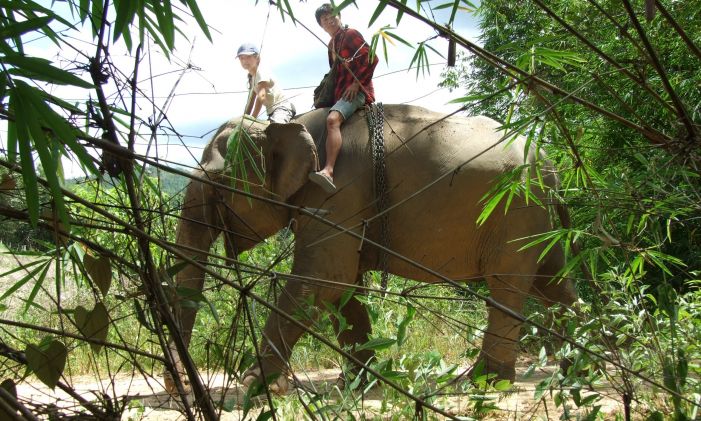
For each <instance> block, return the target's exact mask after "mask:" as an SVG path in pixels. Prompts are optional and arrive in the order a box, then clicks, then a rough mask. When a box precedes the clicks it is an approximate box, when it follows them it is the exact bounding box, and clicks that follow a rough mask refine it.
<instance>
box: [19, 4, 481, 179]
mask: <svg viewBox="0 0 701 421" xmlns="http://www.w3.org/2000/svg"><path fill="white" fill-rule="evenodd" d="M444 2H445V0H441V1H433V2H431V3H432V4H433V5H437V4H441V3H444ZM322 3H323V2H322V1H312V0H307V1H306V2H298V1H294V0H292V1H290V4H291V5H292V7H293V11H294V13H295V16H296V18H297V19H298V20H299V21H300V22H301V24H298V25H294V24H293V23H292V21H291V19H289V17H288V18H287V19H285V20H284V21H283V20H282V19H281V17H280V14H279V12H278V11H277V10H276V8H275V7H270V6H269V4H268V2H267V1H258V4H256V2H255V1H254V0H236V1H221V0H200V1H198V4H199V5H200V8H201V10H202V13H203V15H204V17H205V19H206V20H207V22H208V23H209V25H210V26H211V27H212V36H213V39H212V42H211V43H210V42H209V41H208V40H207V39H206V37H205V36H204V35H203V34H202V33H201V31H200V30H199V28H198V27H197V25H196V24H195V23H194V21H186V22H185V23H184V25H183V28H184V31H183V32H185V34H186V35H187V38H188V39H184V38H180V39H178V40H177V42H176V48H177V49H176V51H175V52H174V53H173V54H172V56H171V59H170V60H167V59H166V58H165V57H164V55H163V54H162V53H161V52H159V51H158V49H157V48H155V47H151V48H149V49H147V50H146V51H145V53H146V54H147V56H146V57H147V59H148V60H147V61H145V62H144V63H143V64H142V65H141V67H140V70H139V74H140V77H139V79H140V80H144V79H146V78H147V77H148V76H149V75H158V76H157V77H154V78H153V85H152V86H151V84H150V83H141V84H140V87H141V88H142V89H143V90H144V92H145V93H146V94H147V95H151V96H153V97H154V98H155V103H156V104H157V105H158V107H161V108H163V107H165V109H166V114H167V116H168V120H169V122H170V123H171V124H172V125H173V127H174V129H175V130H176V131H177V132H178V133H180V134H181V135H183V136H184V137H183V138H182V139H179V138H177V137H174V136H165V135H163V136H159V138H158V149H157V152H156V148H155V146H154V145H151V147H150V149H149V153H150V154H157V155H158V156H159V157H160V158H164V159H168V160H173V161H177V162H183V163H188V164H191V163H192V162H193V158H191V157H192V156H194V157H196V158H199V156H200V154H201V147H202V146H203V144H204V143H205V142H206V141H207V140H208V138H209V133H210V132H211V131H212V130H214V129H216V128H217V127H218V126H219V125H220V124H221V123H222V122H224V121H226V120H228V119H230V118H232V117H235V116H238V115H241V114H242V112H243V108H244V102H245V93H244V91H245V90H246V75H245V72H244V71H243V69H241V66H240V64H239V62H238V60H237V59H236V57H235V53H236V50H237V48H238V46H239V45H240V44H241V43H243V42H252V43H255V44H256V45H259V46H260V48H261V58H262V65H265V66H266V67H268V68H269V69H270V70H271V72H272V73H273V74H274V75H275V77H276V79H277V80H278V83H279V84H280V86H282V87H283V88H284V89H286V92H287V94H288V96H290V97H292V101H293V102H294V103H295V105H296V107H297V110H298V112H304V111H308V110H310V109H311V104H312V91H313V87H314V86H316V85H317V84H318V82H319V80H320V79H321V77H322V76H323V75H324V73H326V71H327V70H328V62H327V58H326V46H325V44H326V42H327V41H328V35H327V34H326V33H325V32H324V31H323V30H322V29H321V28H320V27H319V26H318V24H317V23H316V20H315V18H314V10H315V9H316V8H317V7H318V6H319V5H321V4H322ZM356 3H357V5H358V7H355V6H353V5H351V6H348V7H347V8H346V9H344V11H343V12H342V14H341V18H342V21H343V23H344V24H348V25H349V26H351V27H353V28H355V29H357V30H359V31H360V32H361V33H362V34H363V35H364V36H365V38H366V40H367V41H368V42H370V39H371V37H372V35H373V33H375V32H376V31H377V30H378V28H380V27H382V26H385V25H391V26H397V25H396V11H395V10H394V9H392V8H390V7H387V8H386V10H385V12H384V13H383V14H382V15H381V16H380V17H379V18H378V19H377V21H376V22H375V23H374V24H373V25H372V27H370V28H368V22H369V20H370V17H371V15H372V13H373V11H374V10H375V7H376V5H377V1H376V0H358V1H357V2H356ZM56 7H62V6H61V5H60V3H57V4H56V5H55V6H54V9H56ZM434 13H435V18H436V21H437V22H447V20H448V11H446V10H441V11H435V12H434ZM69 20H70V19H69ZM304 26H306V28H305V27H304ZM307 28H308V29H307ZM455 28H456V30H457V31H458V32H459V33H460V34H461V35H463V36H465V37H467V38H469V39H472V40H475V39H476V37H477V29H476V23H475V19H474V16H473V15H472V14H471V13H466V12H459V13H458V18H457V21H456V24H455ZM393 32H394V33H396V34H397V35H399V36H401V37H402V38H404V39H406V40H407V41H409V42H410V43H417V42H420V41H424V40H426V39H428V38H430V37H433V36H434V35H435V32H434V31H432V30H431V29H430V28H429V27H427V26H426V25H425V24H423V23H421V22H418V21H416V20H414V19H413V18H411V17H409V16H404V18H403V19H402V21H401V22H400V24H399V26H398V27H397V29H394V30H393ZM72 36H73V37H74V38H73V39H74V40H75V41H73V43H74V44H75V45H77V46H78V48H81V49H84V50H85V51H88V53H89V54H94V53H93V52H92V48H93V47H90V46H89V43H88V42H83V41H80V40H81V39H82V40H84V41H89V40H90V39H91V37H90V35H89V31H87V30H86V28H84V29H83V30H82V31H81V32H80V33H77V34H73V35H72ZM317 37H318V38H320V39H321V40H319V39H318V38H317ZM430 45H431V46H433V47H434V48H436V49H437V50H438V51H441V52H443V53H444V54H445V52H447V41H445V40H444V39H441V38H438V39H434V40H432V41H430ZM28 51H29V52H30V53H31V54H34V55H38V56H43V57H46V58H49V59H51V60H52V61H54V62H55V63H56V65H58V66H61V67H69V66H70V63H71V60H72V59H74V58H75V57H76V55H77V54H76V53H75V52H74V51H73V50H71V49H69V48H64V49H61V51H58V52H57V51H56V47H55V46H54V45H52V44H49V43H48V42H35V43H32V44H30V45H29V48H28ZM378 53H379V55H380V56H381V57H382V56H383V55H384V53H383V52H382V51H379V52H378ZM413 53H414V51H413V50H412V49H410V48H408V47H406V46H404V45H402V44H399V43H396V44H395V45H389V51H388V57H389V60H388V62H385V60H384V58H381V61H380V64H379V65H378V66H377V68H376V70H375V90H376V96H377V100H378V101H382V102H383V103H385V104H391V103H405V102H411V103H412V104H416V105H421V106H425V107H427V108H430V109H434V110H437V111H443V112H450V111H453V110H455V109H456V108H458V107H457V106H456V105H446V103H447V102H448V101H449V100H450V99H452V98H455V97H458V96H462V95H460V93H457V92H454V93H449V92H448V91H447V90H439V91H436V89H437V83H438V82H439V81H440V73H441V71H442V70H443V65H442V63H443V62H444V59H443V58H441V57H439V56H438V55H435V54H431V55H430V56H429V59H430V60H431V62H432V63H436V65H434V66H432V67H431V73H430V75H428V74H427V75H419V77H418V78H417V76H416V71H415V70H411V71H406V70H404V69H406V68H407V67H408V66H409V63H410V62H411V58H412V56H413ZM111 54H112V58H113V61H114V63H115V65H117V66H118V67H120V68H121V69H122V71H123V72H124V73H126V74H129V73H131V71H132V69H133V66H134V63H133V58H132V57H130V55H129V54H128V53H127V52H126V51H125V49H124V48H123V46H121V44H120V45H117V46H115V47H113V48H112V50H111ZM188 64H189V65H190V69H189V70H184V69H185V68H186V67H187V65H188ZM176 82H177V86H176ZM174 86H175V88H174ZM106 88H107V89H109V88H110V86H106ZM112 89H114V87H112ZM171 92H173V93H174V96H173V98H172V101H170V102H168V103H167V104H166V102H165V101H166V97H167V96H168V95H169V94H170V93H171ZM55 93H57V94H61V95H63V96H64V97H66V96H67V97H68V98H76V99H78V98H80V97H81V96H82V97H85V95H86V92H85V91H80V90H72V91H69V92H62V91H60V90H59V89H57V90H55ZM93 96H94V95H93ZM418 98H421V99H418ZM139 105H140V109H139V115H140V117H142V118H144V119H145V118H148V117H149V116H152V117H153V116H154V115H155V116H157V114H158V113H157V112H156V113H155V114H154V113H153V107H152V106H151V105H150V104H149V102H148V101H145V100H140V101H139ZM140 131H141V132H146V128H145V127H142V128H141V129H140ZM183 143H184V144H183ZM186 148H189V150H188V149H186ZM146 149H147V145H146V144H145V143H144V144H143V145H141V148H140V151H139V152H141V153H144V152H145V151H146ZM67 170H68V172H70V171H71V170H70V169H68V168H67Z"/></svg>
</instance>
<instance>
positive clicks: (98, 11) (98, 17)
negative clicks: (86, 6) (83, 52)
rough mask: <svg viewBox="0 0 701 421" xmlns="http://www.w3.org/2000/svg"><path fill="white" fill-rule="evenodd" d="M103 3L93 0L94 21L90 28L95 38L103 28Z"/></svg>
mask: <svg viewBox="0 0 701 421" xmlns="http://www.w3.org/2000/svg"><path fill="white" fill-rule="evenodd" d="M102 3H103V2H102V1H100V0H93V1H92V13H91V16H92V18H91V20H92V25H90V27H91V28H92V35H93V38H94V37H96V36H97V29H98V28H99V27H100V26H102V11H103V7H102Z"/></svg>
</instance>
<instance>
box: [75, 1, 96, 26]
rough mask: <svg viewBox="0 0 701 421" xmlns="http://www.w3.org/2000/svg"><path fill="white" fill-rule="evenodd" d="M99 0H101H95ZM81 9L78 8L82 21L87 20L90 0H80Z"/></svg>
mask: <svg viewBox="0 0 701 421" xmlns="http://www.w3.org/2000/svg"><path fill="white" fill-rule="evenodd" d="M95 1H99V0H95ZM79 7H80V9H79V10H78V15H79V16H80V22H81V23H82V22H85V18H87V17H88V10H90V0H80V5H79Z"/></svg>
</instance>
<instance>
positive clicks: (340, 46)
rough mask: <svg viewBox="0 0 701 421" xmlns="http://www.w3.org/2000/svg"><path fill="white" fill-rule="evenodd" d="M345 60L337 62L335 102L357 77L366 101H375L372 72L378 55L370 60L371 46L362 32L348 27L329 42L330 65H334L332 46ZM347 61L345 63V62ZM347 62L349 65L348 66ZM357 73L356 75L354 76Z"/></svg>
mask: <svg viewBox="0 0 701 421" xmlns="http://www.w3.org/2000/svg"><path fill="white" fill-rule="evenodd" d="M332 46H333V48H334V50H335V51H336V53H337V55H338V57H340V58H341V60H343V61H342V62H338V63H336V66H337V67H336V80H335V82H336V83H335V88H334V95H333V96H334V102H336V101H338V100H339V99H341V97H343V92H345V90H346V89H347V88H348V86H350V85H351V84H352V83H353V82H355V79H356V78H357V79H358V81H359V82H360V86H361V88H360V89H361V91H362V92H364V93H365V103H366V104H370V103H373V102H375V88H374V87H373V85H372V74H373V72H374V71H375V66H377V62H378V61H379V60H378V59H377V56H375V57H373V60H372V62H370V60H369V58H370V47H369V46H368V44H367V43H366V42H365V39H364V38H363V36H362V35H361V34H360V32H358V31H356V30H355V29H350V28H348V27H344V28H341V29H340V30H339V31H338V32H337V33H336V35H334V37H333V39H332V40H331V42H330V43H329V66H333V56H332V54H331V48H332ZM344 63H345V64H344ZM346 64H347V66H346ZM353 75H355V77H353Z"/></svg>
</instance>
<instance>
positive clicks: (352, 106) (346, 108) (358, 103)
mask: <svg viewBox="0 0 701 421" xmlns="http://www.w3.org/2000/svg"><path fill="white" fill-rule="evenodd" d="M363 105H365V94H364V93H363V92H360V91H359V92H358V95H356V96H355V99H354V100H353V101H351V102H348V101H346V100H345V99H343V98H341V99H339V100H338V102H337V103H336V104H334V106H333V107H331V109H330V110H329V112H331V111H338V112H339V113H341V115H342V116H343V121H346V120H348V119H349V118H350V116H352V115H353V113H354V112H355V110H357V109H358V108H360V107H362V106H363Z"/></svg>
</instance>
